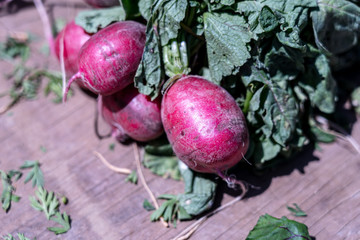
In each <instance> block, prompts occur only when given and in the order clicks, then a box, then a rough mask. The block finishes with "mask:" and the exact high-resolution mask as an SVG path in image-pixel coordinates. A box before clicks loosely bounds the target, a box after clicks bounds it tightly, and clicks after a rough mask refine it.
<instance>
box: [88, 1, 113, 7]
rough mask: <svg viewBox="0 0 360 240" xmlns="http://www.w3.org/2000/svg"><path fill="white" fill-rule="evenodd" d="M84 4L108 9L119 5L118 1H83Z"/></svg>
mask: <svg viewBox="0 0 360 240" xmlns="http://www.w3.org/2000/svg"><path fill="white" fill-rule="evenodd" d="M85 2H86V3H87V4H89V5H90V6H93V7H96V8H108V7H114V6H117V5H120V2H119V0H85Z"/></svg>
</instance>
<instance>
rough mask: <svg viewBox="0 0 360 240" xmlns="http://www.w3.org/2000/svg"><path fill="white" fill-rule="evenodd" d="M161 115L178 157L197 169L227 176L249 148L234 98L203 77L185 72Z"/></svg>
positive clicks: (169, 92)
mask: <svg viewBox="0 0 360 240" xmlns="http://www.w3.org/2000/svg"><path fill="white" fill-rule="evenodd" d="M161 118H162V122H163V125H164V129H165V132H166V135H167V137H168V139H169V141H170V143H171V145H172V147H173V150H174V152H175V154H176V156H177V157H178V158H179V159H180V160H182V161H183V162H184V163H185V164H186V165H188V166H189V167H190V168H191V169H193V170H195V171H198V172H205V173H217V174H218V175H219V176H221V177H223V178H227V177H225V176H224V175H223V173H222V172H223V171H224V170H227V169H229V168H231V167H232V166H234V165H235V164H236V163H238V162H239V161H240V160H241V159H242V158H243V157H244V155H245V153H246V151H247V149H248V145H249V133H248V129H247V126H246V121H245V117H244V115H243V113H242V111H241V109H240V108H239V107H238V105H237V104H236V102H235V100H234V98H233V97H232V96H231V95H230V94H229V93H228V92H227V91H226V90H225V89H223V88H222V87H220V86H218V85H216V84H214V83H211V82H210V81H208V80H206V79H204V78H202V77H198V76H185V75H184V76H182V77H181V78H180V79H178V80H177V81H176V82H175V83H174V84H173V85H172V86H170V88H168V89H167V91H166V92H165V94H164V96H163V99H162V105H161ZM227 180H229V179H227ZM231 181H232V179H231ZM233 182H234V181H233Z"/></svg>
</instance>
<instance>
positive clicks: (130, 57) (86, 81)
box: [64, 21, 146, 101]
mask: <svg viewBox="0 0 360 240" xmlns="http://www.w3.org/2000/svg"><path fill="white" fill-rule="evenodd" d="M145 28H146V27H145V26H144V25H143V24H141V23H137V22H134V21H123V22H117V23H114V24H111V25H109V26H107V27H106V28H103V29H101V30H100V31H99V32H97V33H95V34H94V35H93V36H92V37H91V38H90V39H89V40H88V41H86V43H85V44H84V45H83V46H82V47H81V50H80V53H79V58H78V59H79V71H78V72H77V73H76V74H75V75H73V77H72V78H71V79H70V81H69V82H68V84H67V86H66V90H65V93H64V101H65V100H66V95H67V92H68V91H69V89H70V85H71V84H72V82H74V81H80V82H81V83H82V85H84V86H85V87H86V88H88V89H89V90H90V91H92V92H94V93H96V94H101V95H110V94H112V93H115V92H117V91H119V90H121V89H123V88H125V87H126V86H128V85H129V84H130V83H132V82H133V79H134V76H135V72H136V70H137V68H138V65H139V63H140V60H141V57H142V53H143V50H144V46H145V38H146V36H145Z"/></svg>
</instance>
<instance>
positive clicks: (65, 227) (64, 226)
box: [48, 212, 71, 235]
mask: <svg viewBox="0 0 360 240" xmlns="http://www.w3.org/2000/svg"><path fill="white" fill-rule="evenodd" d="M50 220H51V221H54V222H56V223H58V224H60V225H61V227H49V228H48V230H49V231H51V232H53V233H55V234H56V235H58V234H63V233H66V232H68V231H69V230H70V228H71V220H70V217H69V216H68V215H67V214H66V212H64V213H63V214H61V213H60V212H56V214H55V216H53V217H52V218H51V219H50Z"/></svg>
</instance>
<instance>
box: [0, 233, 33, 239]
mask: <svg viewBox="0 0 360 240" xmlns="http://www.w3.org/2000/svg"><path fill="white" fill-rule="evenodd" d="M17 237H18V238H19V240H31V239H30V238H27V237H25V235H24V234H23V233H17ZM2 238H3V239H4V240H16V237H14V236H13V235H12V234H10V233H9V234H8V235H7V236H3V237H2ZM34 240H36V238H35V239H34Z"/></svg>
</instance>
